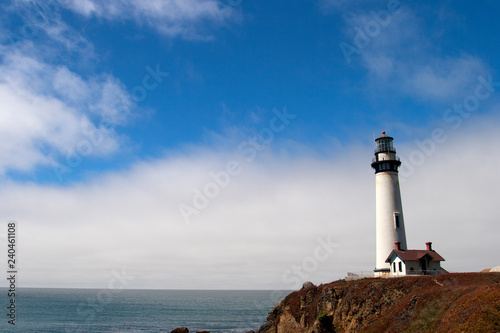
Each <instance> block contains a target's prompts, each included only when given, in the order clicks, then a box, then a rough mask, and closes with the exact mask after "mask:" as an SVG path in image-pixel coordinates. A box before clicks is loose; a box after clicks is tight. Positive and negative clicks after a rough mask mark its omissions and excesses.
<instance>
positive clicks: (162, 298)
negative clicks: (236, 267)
mask: <svg viewBox="0 0 500 333" xmlns="http://www.w3.org/2000/svg"><path fill="white" fill-rule="evenodd" d="M289 293H290V291H235V290H228V291H215V290H113V293H112V292H111V291H109V290H106V289H105V290H99V289H39V288H23V289H18V290H17V292H16V298H15V305H16V308H15V311H16V318H15V323H16V325H15V326H13V325H11V324H9V323H8V322H7V321H8V320H9V317H8V315H7V313H8V312H9V309H8V308H7V307H8V306H9V303H8V302H9V298H8V297H7V289H5V288H0V304H1V308H2V309H3V312H4V314H3V315H2V316H1V317H0V318H2V321H3V322H2V323H0V331H1V332H23V333H24V332H51V333H57V332H124V333H125V332H170V331H171V330H173V329H174V328H177V327H181V326H185V327H187V328H188V329H189V331H190V332H196V331H203V330H206V331H210V332H212V333H216V332H247V331H249V330H252V329H253V330H255V331H257V330H258V329H259V327H260V326H261V325H263V324H264V323H265V322H266V317H267V314H268V312H269V311H270V310H271V309H272V308H273V307H274V306H275V305H276V304H277V303H278V302H279V301H280V300H281V299H283V298H284V297H285V296H286V295H287V294H289Z"/></svg>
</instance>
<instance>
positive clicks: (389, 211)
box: [375, 171, 407, 270]
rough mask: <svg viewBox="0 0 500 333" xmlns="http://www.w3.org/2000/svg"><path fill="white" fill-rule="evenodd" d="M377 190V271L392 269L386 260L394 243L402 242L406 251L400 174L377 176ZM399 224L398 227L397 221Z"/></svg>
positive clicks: (391, 172)
mask: <svg viewBox="0 0 500 333" xmlns="http://www.w3.org/2000/svg"><path fill="white" fill-rule="evenodd" d="M375 182H376V190H375V200H376V244H377V245H376V266H375V267H376V269H377V270H379V269H383V268H387V269H389V268H390V264H389V263H386V262H385V260H386V259H387V257H388V256H389V254H390V253H391V251H392V250H394V242H397V241H399V242H401V249H403V250H406V249H407V246H406V233H405V227H404V218H403V206H402V204H401V192H400V189H399V179H398V173H397V172H393V171H389V172H380V173H377V175H376V176H375ZM397 219H399V221H398V222H399V223H398V225H399V226H397V225H396V220H397Z"/></svg>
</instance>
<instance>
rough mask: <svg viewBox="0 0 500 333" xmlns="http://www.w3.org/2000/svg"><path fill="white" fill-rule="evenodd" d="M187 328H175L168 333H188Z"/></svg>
mask: <svg viewBox="0 0 500 333" xmlns="http://www.w3.org/2000/svg"><path fill="white" fill-rule="evenodd" d="M188 332H189V330H188V329H187V327H177V328H176V329H175V330H172V331H170V333H188Z"/></svg>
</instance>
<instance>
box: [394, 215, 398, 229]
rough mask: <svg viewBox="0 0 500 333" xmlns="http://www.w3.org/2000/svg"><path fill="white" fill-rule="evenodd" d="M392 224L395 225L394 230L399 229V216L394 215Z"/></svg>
mask: <svg viewBox="0 0 500 333" xmlns="http://www.w3.org/2000/svg"><path fill="white" fill-rule="evenodd" d="M394 223H395V224H396V228H399V215H394Z"/></svg>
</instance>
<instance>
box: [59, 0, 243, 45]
mask: <svg viewBox="0 0 500 333" xmlns="http://www.w3.org/2000/svg"><path fill="white" fill-rule="evenodd" d="M61 3H62V4H63V5H64V6H66V7H67V8H70V9H71V10H73V11H75V12H77V13H80V14H82V15H85V16H97V17H103V18H106V19H110V20H123V19H133V20H135V21H136V22H137V23H138V24H140V25H146V26H149V27H151V28H153V29H156V30H157V31H159V32H160V33H162V34H164V35H166V36H170V37H175V36H181V37H184V38H188V39H191V38H193V39H199V38H203V39H205V38H209V37H210V33H207V30H206V27H207V24H208V25H211V26H221V25H224V24H227V23H228V22H230V21H234V20H238V19H239V13H238V11H237V10H235V8H234V7H231V6H228V5H227V4H225V3H223V2H221V1H217V0H163V1H162V0H146V1H141V0H125V1H119V0H112V1H106V2H102V1H94V0H85V1H79V0H63V1H62V2H61Z"/></svg>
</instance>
